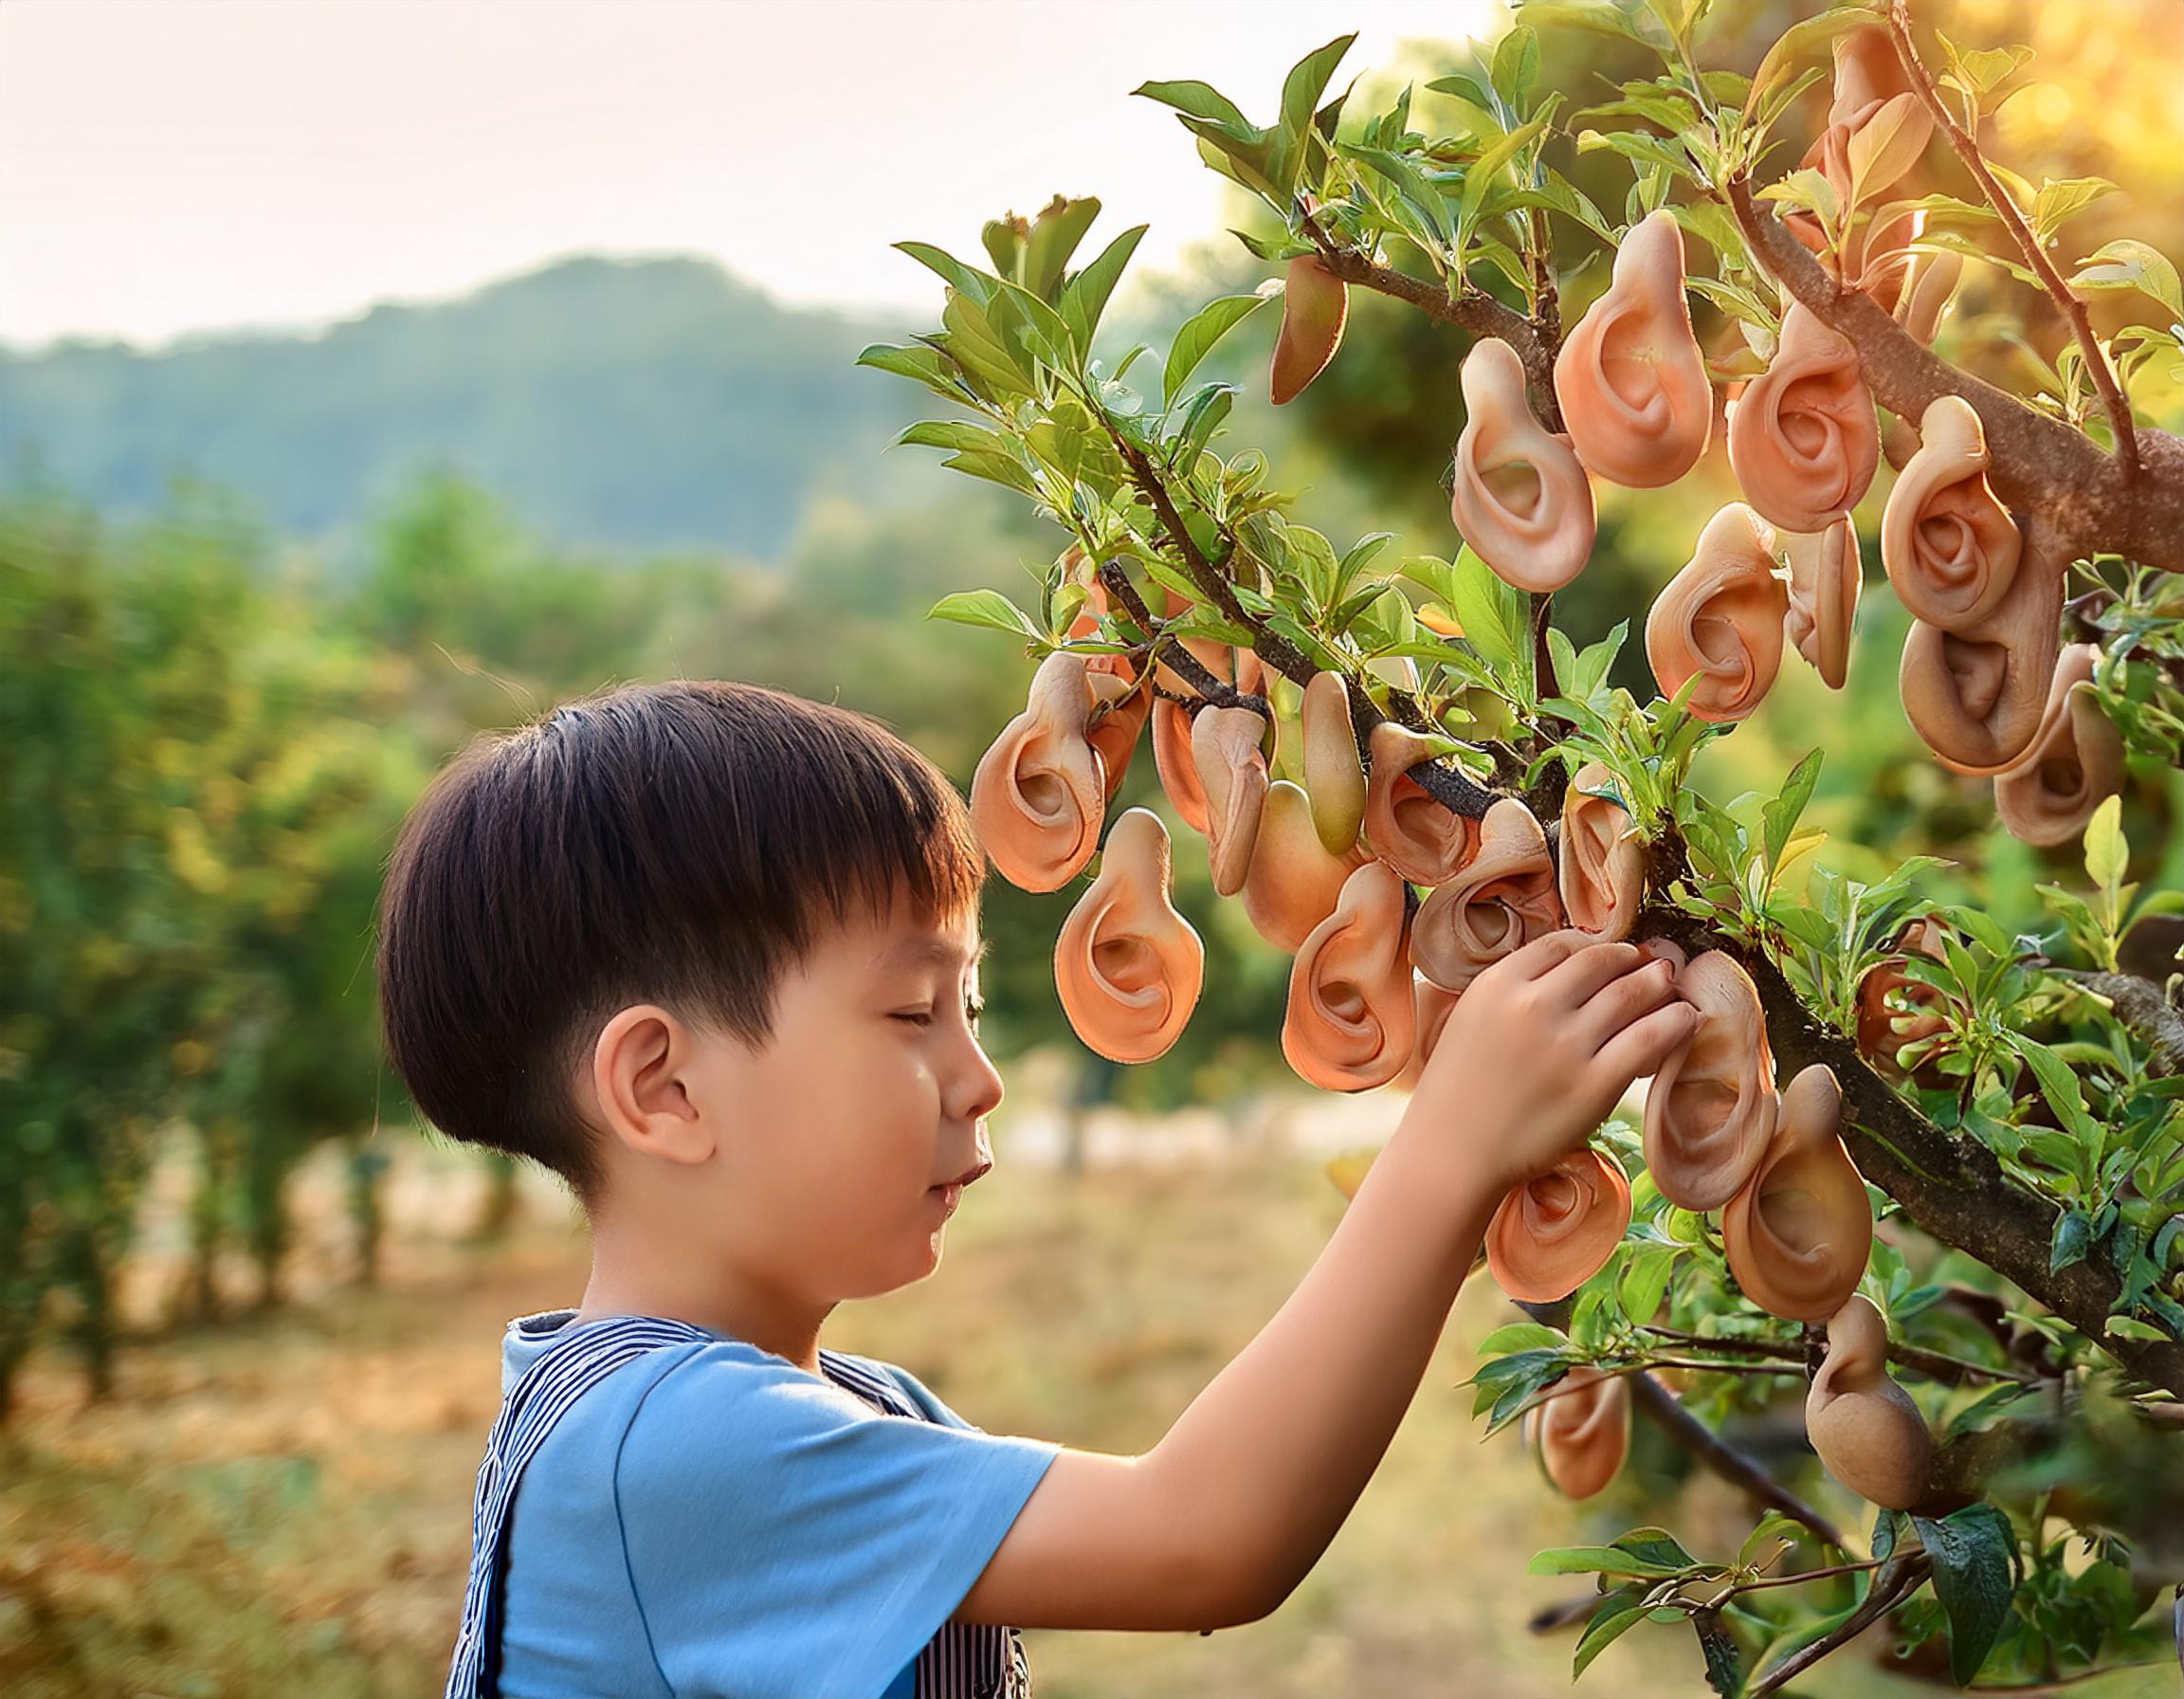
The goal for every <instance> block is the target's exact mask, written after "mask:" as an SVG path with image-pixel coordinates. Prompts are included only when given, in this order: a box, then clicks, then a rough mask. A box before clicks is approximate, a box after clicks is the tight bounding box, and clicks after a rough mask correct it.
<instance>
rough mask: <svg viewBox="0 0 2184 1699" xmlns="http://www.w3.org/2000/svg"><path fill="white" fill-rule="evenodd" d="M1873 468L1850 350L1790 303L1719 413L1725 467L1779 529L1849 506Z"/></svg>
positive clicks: (1813, 524) (1822, 525) (1817, 523)
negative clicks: (1765, 353) (1762, 359)
mask: <svg viewBox="0 0 2184 1699" xmlns="http://www.w3.org/2000/svg"><path fill="white" fill-rule="evenodd" d="M1880 464H1881V426H1880V420H1879V418H1878V417H1877V416H1876V414H1875V413H1874V411H1873V396H1872V393H1871V392H1870V391H1868V390H1867V389H1866V387H1865V377H1864V375H1863V373H1862V371H1861V368H1860V366H1859V363H1858V350H1857V348H1856V347H1855V346H1853V345H1852V344H1851V342H1850V340H1849V338H1847V337H1843V336H1841V335H1839V334H1837V333H1836V332H1835V331H1833V330H1831V329H1829V326H1828V325H1826V324H1825V323H1823V322H1822V321H1821V320H1820V319H1819V317H1818V316H1817V315H1816V314H1814V313H1813V312H1812V310H1811V308H1810V307H1808V306H1807V305H1806V304H1805V303H1804V302H1803V301H1793V302H1792V303H1791V307H1790V310H1789V311H1788V312H1787V313H1785V314H1783V316H1782V335H1781V338H1780V340H1779V341H1778V342H1777V343H1776V345H1775V349H1774V359H1773V361H1772V362H1770V364H1769V365H1768V367H1767V370H1766V371H1765V372H1764V373H1762V374H1761V375H1759V376H1757V377H1756V378H1754V379H1753V380H1752V382H1751V384H1750V385H1749V387H1747V388H1746V390H1745V391H1744V393H1743V394H1741V395H1739V396H1738V398H1737V401H1736V404H1735V405H1734V406H1733V407H1732V408H1731V409H1730V410H1729V465H1730V467H1731V469H1732V470H1734V471H1735V472H1736V474H1737V482H1738V484H1739V485H1741V486H1742V488H1743V491H1744V499H1745V500H1746V501H1747V502H1751V504H1752V505H1753V506H1754V507H1755V508H1756V509H1757V510H1758V511H1759V513H1761V514H1762V515H1764V516H1765V517H1766V518H1767V519H1769V520H1771V521H1774V523H1775V524H1777V525H1779V526H1781V527H1782V528H1783V529H1784V530H1785V531H1824V530H1826V529H1827V527H1828V522H1829V521H1830V520H1832V519H1833V518H1834V517H1835V516H1836V515H1837V514H1839V513H1847V512H1849V511H1850V509H1851V508H1853V507H1855V506H1857V505H1858V502H1859V499H1860V498H1861V497H1863V496H1864V495H1865V489H1866V486H1867V485H1868V484H1871V483H1872V482H1873V473H1874V471H1875V469H1876V468H1877V467H1878V466H1880Z"/></svg>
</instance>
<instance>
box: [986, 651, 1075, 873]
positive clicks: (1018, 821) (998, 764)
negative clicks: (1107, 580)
mask: <svg viewBox="0 0 2184 1699" xmlns="http://www.w3.org/2000/svg"><path fill="white" fill-rule="evenodd" d="M1084 661H1085V657H1084V656H1083V655H1072V654H1067V653H1065V652H1064V651H1063V650H1061V649H1056V650H1055V651H1054V652H1053V653H1052V654H1050V655H1048V656H1047V657H1046V660H1044V661H1042V662H1041V663H1040V664H1039V670H1038V671H1037V672H1035V673H1033V674H1032V675H1031V689H1030V695H1029V698H1028V701H1027V703H1026V704H1025V708H1024V711H1023V712H1022V713H1021V714H1019V715H1017V716H1016V718H1015V719H1013V720H1011V721H1010V722H1009V723H1008V724H1007V725H1005V726H1003V727H1002V728H1001V735H1000V736H999V737H997V738H995V739H994V740H993V741H992V745H991V746H990V747H989V748H988V749H987V751H986V753H985V754H984V755H983V756H982V757H980V758H979V761H978V768H977V771H976V772H974V774H973V775H972V776H971V820H972V824H973V825H974V826H975V827H976V828H977V831H978V838H979V841H980V842H981V843H982V844H984V845H985V847H986V853H987V854H988V855H990V856H992V858H993V865H994V866H995V867H996V868H1000V869H1001V874H1002V877H1004V878H1005V879H1007V880H1008V881H1009V883H1010V884H1011V885H1013V886H1019V887H1021V888H1022V889H1024V890H1028V891H1050V890H1056V889H1059V888H1060V887H1061V886H1065V885H1066V884H1068V883H1069V881H1070V880H1071V879H1073V878H1075V877H1076V876H1077V874H1078V872H1079V871H1080V870H1081V869H1082V868H1083V866H1084V864H1085V863H1086V862H1088V861H1090V860H1091V859H1092V852H1093V850H1095V849H1098V848H1099V847H1100V821H1101V816H1102V814H1103V813H1105V805H1106V775H1105V774H1104V772H1103V771H1102V763H1101V758H1100V755H1099V752H1098V751H1097V750H1095V749H1094V748H1093V747H1092V745H1091V743H1090V742H1089V741H1087V740H1086V737H1085V732H1086V728H1087V724H1088V722H1089V721H1090V719H1091V716H1092V704H1093V695H1092V686H1091V684H1090V682H1089V679H1088V675H1087V674H1086V671H1085V667H1084Z"/></svg>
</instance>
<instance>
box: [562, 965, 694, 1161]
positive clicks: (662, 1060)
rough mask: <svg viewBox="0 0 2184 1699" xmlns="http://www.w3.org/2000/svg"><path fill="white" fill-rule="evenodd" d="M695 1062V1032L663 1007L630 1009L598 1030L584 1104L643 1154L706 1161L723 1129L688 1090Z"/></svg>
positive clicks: (634, 1006)
mask: <svg viewBox="0 0 2184 1699" xmlns="http://www.w3.org/2000/svg"><path fill="white" fill-rule="evenodd" d="M697 1061H698V1045H697V1039H696V1036H695V1034H694V1033H693V1032H691V1030H690V1028H689V1027H687V1026H686V1025H684V1024H683V1022H682V1021H680V1020H678V1019H677V1018H676V1017H675V1016H674V1015H672V1014H669V1013H668V1012H667V1011H666V1010H664V1009H662V1008H661V1007H660V1006H659V1005H658V1004H655V1003H636V1004H632V1005H631V1006H630V1007H629V1008H627V1009H625V1010H623V1011H622V1012H621V1013H620V1014H616V1015H615V1016H614V1017H613V1019H611V1020H610V1021H609V1022H608V1023H607V1024H606V1025H605V1026H604V1027H602V1028H601V1029H600V1031H599V1039H598V1042H597V1043H596V1044H595V1045H593V1046H592V1077H591V1087H592V1103H591V1104H589V1105H586V1106H587V1108H588V1109H589V1110H590V1111H591V1112H592V1114H594V1115H595V1116H596V1117H597V1118H598V1124H599V1125H600V1126H601V1127H602V1128H603V1129H604V1130H605V1131H606V1132H607V1133H608V1134H610V1136H611V1137H613V1138H615V1139H617V1140H619V1141H620V1142H622V1143H623V1144H625V1145H627V1146H628V1148H629V1149H631V1150H633V1151H636V1152H637V1153H638V1154H639V1155H641V1156H652V1157H663V1158H664V1159H665V1160H668V1161H671V1162H684V1163H692V1164H695V1163H698V1162H702V1161H704V1160H706V1159H707V1158H709V1157H710V1156H712V1154H713V1150H714V1144H715V1140H716V1134H717V1129H716V1128H714V1127H712V1126H710V1125H708V1124H707V1123H706V1121H705V1118H704V1116H703V1115H701V1113H700V1112H699V1108H698V1105H697V1103H696V1102H695V1101H694V1100H693V1099H692V1097H691V1094H690V1091H689V1088H688V1084H687V1082H688V1081H689V1080H690V1078H691V1075H692V1070H693V1069H694V1068H695V1066H696V1064H697Z"/></svg>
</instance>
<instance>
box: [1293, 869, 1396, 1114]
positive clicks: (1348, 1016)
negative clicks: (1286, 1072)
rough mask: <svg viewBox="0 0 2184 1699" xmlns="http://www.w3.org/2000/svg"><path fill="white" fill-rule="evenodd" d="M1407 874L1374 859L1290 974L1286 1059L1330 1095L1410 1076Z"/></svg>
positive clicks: (1349, 883) (1346, 888)
mask: <svg viewBox="0 0 2184 1699" xmlns="http://www.w3.org/2000/svg"><path fill="white" fill-rule="evenodd" d="M1403 898H1404V891H1403V878H1402V875H1401V874H1399V873H1397V872H1396V871H1395V869H1394V868H1391V867H1390V866H1389V865H1388V864H1387V863H1386V862H1384V861H1369V862H1367V863H1366V864H1365V865H1364V866H1363V867H1361V868H1358V869H1357V870H1356V872H1354V873H1352V874H1351V875H1350V877H1349V878H1348V879H1347V880H1345V881H1344V882H1343V885H1342V895H1341V898H1340V900H1339V901H1338V903H1337V904H1336V905H1335V912H1334V913H1333V914H1331V915H1329V916H1328V917H1327V918H1326V919H1325V920H1323V921H1321V922H1320V923H1319V925H1317V926H1315V927H1313V928H1312V934H1311V936H1310V937H1309V938H1307V939H1305V941H1304V945H1303V948H1301V950H1299V951H1298V952H1297V959H1296V960H1295V961H1294V962H1292V963H1291V964H1290V968H1289V1008H1288V1012H1287V1013H1286V1014H1284V1015H1283V1020H1282V1054H1283V1056H1285V1057H1286V1058H1288V1062H1289V1066H1290V1067H1291V1068H1293V1069H1296V1070H1297V1072H1298V1074H1299V1075H1300V1076H1301V1077H1302V1078H1304V1079H1306V1080H1309V1081H1310V1082H1311V1083H1312V1084H1313V1085H1315V1086H1318V1087H1320V1088H1321V1089H1322V1090H1326V1091H1364V1090H1367V1089H1370V1088H1371V1087H1374V1086H1385V1085H1386V1084H1387V1083H1388V1082H1389V1081H1390V1080H1392V1079H1393V1078H1394V1077H1395V1076H1396V1075H1397V1074H1398V1073H1400V1072H1402V1071H1403V1064H1404V1063H1405V1062H1406V1061H1407V1060H1408V1059H1409V1058H1410V1050H1411V1046H1412V1044H1413V1042H1414V1041H1415V1039H1416V1036H1417V1011H1416V1004H1415V1002H1414V1001H1413V999H1412V996H1411V992H1410V951H1409V949H1407V948H1406V947H1405V938H1404V924H1403V920H1404V916H1403Z"/></svg>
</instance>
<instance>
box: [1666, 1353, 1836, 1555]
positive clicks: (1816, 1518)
mask: <svg viewBox="0 0 2184 1699" xmlns="http://www.w3.org/2000/svg"><path fill="white" fill-rule="evenodd" d="M1630 1397H1631V1400H1632V1402H1633V1403H1635V1404H1636V1405H1637V1407H1638V1409H1639V1410H1640V1411H1642V1412H1643V1413H1644V1414H1645V1416H1646V1417H1647V1420H1649V1421H1651V1422H1652V1423H1653V1425H1654V1426H1655V1427H1657V1428H1659V1429H1660V1430H1661V1431H1662V1432H1663V1433H1664V1434H1667V1436H1668V1437H1669V1438H1670V1439H1671V1440H1673V1441H1674V1442H1675V1443H1676V1444H1677V1445H1678V1446H1679V1447H1681V1448H1682V1449H1683V1451H1684V1452H1688V1453H1689V1454H1690V1455H1691V1456H1692V1457H1694V1458H1696V1459H1697V1460H1698V1461H1699V1462H1701V1463H1703V1464H1704V1465H1705V1466H1706V1467H1707V1468H1708V1469H1710V1470H1712V1471H1714V1472H1715V1473H1716V1474H1718V1475H1720V1477H1721V1478H1722V1479H1723V1480H1725V1481H1728V1482H1731V1483H1732V1484H1734V1485H1736V1486H1738V1487H1741V1488H1742V1489H1744V1490H1745V1491H1746V1492H1747V1493H1749V1494H1750V1495H1751V1496H1752V1497H1753V1498H1754V1499H1756V1501H1758V1502H1759V1503H1760V1504H1762V1505H1765V1506H1766V1507H1768V1508H1770V1509H1773V1510H1779V1511H1781V1512H1782V1514H1783V1515H1785V1516H1787V1517H1790V1518H1791V1519H1792V1520H1793V1521H1796V1522H1801V1523H1803V1524H1804V1525H1806V1526H1807V1527H1809V1528H1811V1530H1812V1532H1813V1534H1814V1535H1815V1536H1816V1537H1817V1538H1818V1539H1819V1540H1820V1541H1822V1542H1823V1543H1824V1544H1829V1545H1832V1546H1834V1547H1835V1548H1836V1549H1837V1550H1838V1551H1843V1550H1847V1549H1848V1547H1847V1546H1846V1545H1845V1544H1844V1541H1843V1530H1842V1529H1840V1528H1838V1527H1837V1526H1836V1525H1834V1524H1833V1523H1832V1522H1829V1520H1828V1518H1827V1517H1825V1516H1823V1515H1822V1514H1821V1513H1820V1512H1819V1511H1817V1510H1815V1509H1814V1508H1813V1507H1811V1505H1809V1504H1807V1503H1806V1502H1805V1501H1804V1500H1803V1499H1801V1498H1799V1497H1798V1496H1797V1495H1796V1494H1795V1493H1794V1492H1792V1491H1791V1490H1790V1489H1789V1488H1787V1487H1785V1486H1783V1485H1782V1483H1781V1482H1779V1481H1777V1480H1776V1479H1775V1478H1774V1476H1773V1475H1771V1474H1769V1473H1768V1472H1767V1471H1765V1470H1764V1469H1761V1468H1760V1467H1759V1465H1758V1464H1756V1462H1754V1461H1753V1460H1752V1459H1751V1458H1750V1457H1747V1456H1746V1455H1745V1454H1744V1453H1743V1452H1740V1451H1738V1450H1737V1449H1736V1447H1734V1446H1732V1445H1731V1444H1729V1442H1728V1441H1727V1440H1725V1439H1723V1438H1722V1437H1721V1436H1720V1434H1716V1433H1715V1432H1714V1431H1713V1429H1711V1428H1709V1427H1708V1426H1707V1425H1706V1424H1705V1423H1704V1422H1702V1421H1701V1420H1700V1419H1699V1418H1698V1417H1697V1416H1693V1415H1692V1414H1691V1413H1690V1412H1689V1411H1688V1410H1686V1409H1684V1408H1683V1405H1682V1404H1681V1403H1679V1402H1678V1401H1677V1398H1676V1395H1675V1394H1674V1393H1672V1392H1670V1391H1669V1390H1668V1389H1667V1388H1666V1387H1665V1386H1663V1385H1662V1384H1661V1382H1660V1381H1658V1380H1656V1379H1653V1377H1652V1376H1650V1375H1648V1374H1646V1373H1644V1372H1643V1371H1641V1372H1639V1373H1638V1374H1635V1375H1633V1376H1631V1377H1630Z"/></svg>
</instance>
